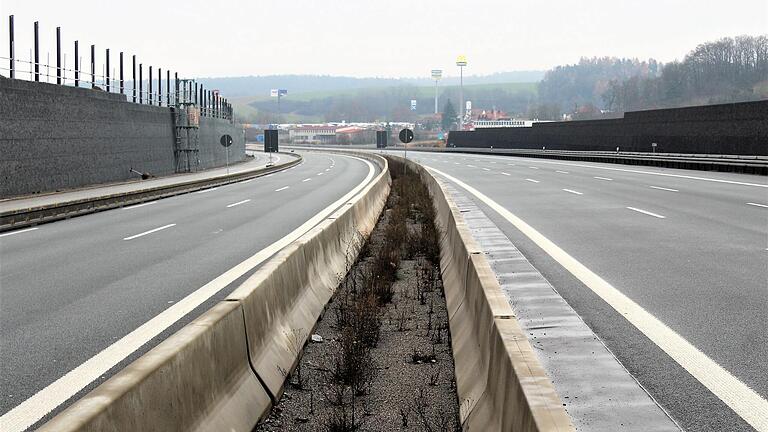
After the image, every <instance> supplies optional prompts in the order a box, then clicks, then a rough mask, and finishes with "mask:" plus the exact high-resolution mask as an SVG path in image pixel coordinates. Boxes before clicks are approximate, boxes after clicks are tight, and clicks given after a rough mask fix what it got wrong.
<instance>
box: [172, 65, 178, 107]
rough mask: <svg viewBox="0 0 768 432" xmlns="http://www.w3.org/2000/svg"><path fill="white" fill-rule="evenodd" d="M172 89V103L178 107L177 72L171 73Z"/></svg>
mask: <svg viewBox="0 0 768 432" xmlns="http://www.w3.org/2000/svg"><path fill="white" fill-rule="evenodd" d="M173 88H174V89H176V92H175V94H174V99H173V103H174V104H176V105H178V104H179V73H178V72H174V73H173Z"/></svg>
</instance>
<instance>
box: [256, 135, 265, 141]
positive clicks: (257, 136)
mask: <svg viewBox="0 0 768 432" xmlns="http://www.w3.org/2000/svg"><path fill="white" fill-rule="evenodd" d="M256 142H260V143H263V142H264V134H258V135H256Z"/></svg>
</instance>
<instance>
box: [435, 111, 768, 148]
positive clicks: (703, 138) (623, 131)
mask: <svg viewBox="0 0 768 432" xmlns="http://www.w3.org/2000/svg"><path fill="white" fill-rule="evenodd" d="M652 143H656V144H657V146H656V147H653V146H652ZM448 145H449V146H455V147H474V148H490V147H493V148H494V149H529V150H530V149H535V150H541V149H542V148H543V147H546V149H547V150H576V151H609V152H615V151H616V148H617V147H618V148H619V149H620V151H622V152H647V153H651V152H653V151H654V150H655V151H656V152H659V153H687V154H714V155H752V156H768V100H762V101H755V102H740V103H732V104H721V105H705V106H696V107H685V108H672V109H661V110H648V111H635V112H627V113H625V114H624V117H623V118H619V119H610V120H583V121H566V122H547V123H534V124H533V126H532V127H515V128H489V129H477V130H475V131H472V132H466V131H453V132H451V133H450V134H449V136H448Z"/></svg>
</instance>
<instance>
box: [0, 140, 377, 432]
mask: <svg viewBox="0 0 768 432" xmlns="http://www.w3.org/2000/svg"><path fill="white" fill-rule="evenodd" d="M342 157H348V158H352V159H356V160H359V161H362V162H365V163H366V164H367V165H368V175H367V176H366V177H365V179H363V181H362V182H361V183H360V184H358V185H357V186H355V187H354V188H353V189H352V190H351V191H349V192H348V193H347V194H346V195H344V196H342V197H341V198H339V199H338V200H336V201H335V202H333V203H332V204H331V205H329V206H328V207H326V208H324V209H323V210H321V211H320V212H319V213H317V214H316V215H315V216H313V217H312V218H311V219H309V220H308V221H306V222H304V224H302V225H301V226H299V227H298V228H296V229H295V230H293V231H291V232H290V233H289V234H287V235H286V236H285V237H283V238H281V239H279V240H277V241H275V242H274V243H272V244H270V245H269V246H267V247H265V248H264V249H262V250H260V251H259V252H257V253H256V254H255V255H253V256H251V257H250V258H248V259H246V260H245V261H243V262H241V263H240V264H238V265H236V266H234V267H232V268H231V269H229V270H227V271H226V272H224V273H223V274H221V275H219V276H218V277H217V278H215V279H213V280H212V281H210V282H208V283H207V284H205V285H203V286H202V287H200V288H198V289H197V290H196V291H195V292H193V293H191V294H189V295H187V296H186V297H184V298H183V299H181V300H179V301H178V302H176V303H174V304H172V305H171V306H170V307H169V308H168V309H166V310H164V311H162V312H160V313H159V314H158V315H156V316H155V317H154V318H152V319H150V320H149V321H147V322H145V323H144V324H142V325H141V326H139V327H138V328H136V329H135V330H133V331H132V332H130V333H128V334H127V335H125V336H123V337H122V338H121V339H120V340H118V341H116V342H115V343H113V344H112V345H110V346H108V347H107V348H104V349H103V350H102V351H101V352H99V353H98V354H96V355H94V356H93V357H91V358H90V359H88V360H86V361H85V362H83V363H81V364H80V365H79V366H77V367H76V368H74V369H72V370H71V371H69V372H67V374H65V375H64V376H62V377H59V379H57V380H56V381H54V382H52V383H51V384H48V386H46V387H45V388H44V389H42V390H40V391H39V392H37V393H35V394H34V395H33V396H31V397H29V398H28V399H27V400H25V401H24V402H22V403H20V404H19V405H17V406H15V407H14V408H13V409H11V410H10V411H8V412H6V413H5V414H3V415H2V416H0V425H2V426H3V432H22V431H25V430H26V429H27V428H29V427H30V426H32V425H33V424H35V423H36V422H37V421H39V420H40V419H41V418H43V417H44V416H45V415H46V414H48V413H49V412H51V411H53V410H54V409H56V407H58V406H59V405H61V404H62V403H64V402H66V401H67V400H68V399H69V398H71V397H72V396H74V395H75V394H77V392H79V391H80V390H81V389H83V388H84V387H85V386H87V385H88V384H90V383H91V382H93V381H94V380H96V379H98V378H99V377H100V376H101V375H103V374H105V373H107V371H109V370H110V369H112V368H113V367H114V366H115V365H117V364H118V363H119V362H120V361H122V360H123V359H124V358H126V357H128V356H129V355H131V354H132V353H133V352H134V351H136V350H137V349H139V348H141V347H142V346H143V345H144V344H145V343H147V342H149V341H150V340H151V339H152V338H154V337H155V336H157V335H159V334H160V333H162V332H163V331H164V330H165V329H167V328H168V327H170V326H171V325H173V324H174V323H175V322H176V321H178V320H179V319H181V318H182V317H184V316H185V315H187V314H188V313H189V312H191V311H193V310H194V309H195V308H196V307H198V306H199V305H201V304H202V303H203V302H205V301H206V300H208V299H209V298H210V297H211V296H213V295H214V294H216V293H217V292H219V291H221V290H222V289H224V288H225V287H226V286H228V285H229V284H230V283H232V282H234V281H235V280H237V279H238V278H239V277H241V276H242V275H244V274H246V273H247V272H249V271H251V270H252V269H253V268H254V267H256V266H258V265H259V264H261V263H262V262H264V261H266V260H267V259H268V258H270V257H271V256H272V255H274V254H275V253H277V252H278V251H279V250H280V249H282V248H284V247H285V246H287V245H289V244H290V243H291V242H293V241H295V240H296V239H298V238H299V237H301V236H302V235H304V234H305V233H306V232H307V231H309V230H310V229H312V227H314V226H315V225H317V224H319V223H320V222H321V221H322V220H323V219H325V218H327V217H328V216H330V215H331V214H332V213H333V212H334V211H336V210H337V209H338V208H339V207H340V206H341V205H343V204H344V203H345V202H347V201H349V200H350V199H352V198H353V197H355V196H356V195H357V194H358V193H359V192H360V191H361V190H362V189H363V188H365V187H366V186H367V185H368V183H370V181H371V180H372V179H373V177H374V176H375V174H376V169H375V168H374V167H373V164H371V163H370V162H369V161H367V160H365V159H361V158H358V157H355V156H347V155H343V156H342Z"/></svg>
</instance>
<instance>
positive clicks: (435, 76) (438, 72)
mask: <svg viewBox="0 0 768 432" xmlns="http://www.w3.org/2000/svg"><path fill="white" fill-rule="evenodd" d="M442 77H443V71H442V70H440V69H432V79H433V80H435V114H437V113H438V112H439V111H438V107H437V92H438V90H437V82H438V81H440V78H442Z"/></svg>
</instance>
